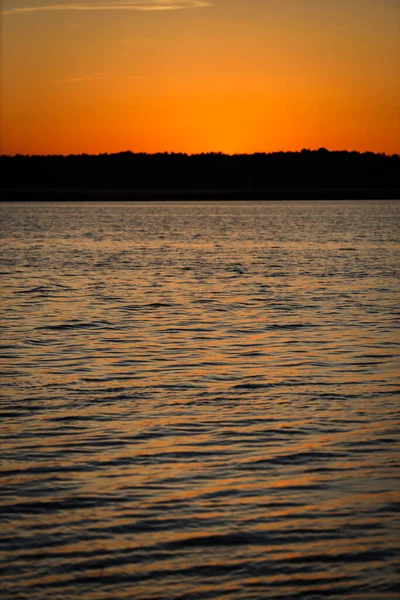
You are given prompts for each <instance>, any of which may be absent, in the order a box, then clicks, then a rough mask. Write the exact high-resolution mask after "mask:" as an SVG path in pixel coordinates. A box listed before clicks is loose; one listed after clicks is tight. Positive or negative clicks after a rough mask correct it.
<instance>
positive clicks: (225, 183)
mask: <svg viewBox="0 0 400 600" xmlns="http://www.w3.org/2000/svg"><path fill="white" fill-rule="evenodd" d="M0 172H1V183H0V188H2V189H3V190H7V189H8V190H13V189H14V190H17V189H20V190H21V189H22V190H28V189H30V190H33V189H41V190H45V189H47V190H49V189H59V190H103V191H104V190H167V191H168V190H177V191H179V190H204V191H206V190H247V191H248V190H318V189H325V190H330V189H347V190H357V189H358V190H360V189H362V190H370V189H382V190H399V189H400V156H398V155H393V156H387V155H385V154H373V153H371V152H366V153H359V152H345V151H343V152H330V151H328V150H325V149H323V148H322V149H320V150H316V151H310V150H302V151H301V152H276V153H272V154H252V155H234V156H229V155H225V154H216V153H209V154H197V155H191V156H189V155H186V154H169V153H165V154H134V153H132V152H122V153H119V154H101V155H98V156H91V155H86V154H82V155H71V156H22V155H17V156H0Z"/></svg>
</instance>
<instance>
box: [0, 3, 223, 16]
mask: <svg viewBox="0 0 400 600" xmlns="http://www.w3.org/2000/svg"><path fill="white" fill-rule="evenodd" d="M205 6H212V3H211V2H208V0H115V2H113V1H112V0H91V1H90V0H85V1H83V2H81V3H78V2H74V3H71V2H65V3H62V4H37V3H36V4H35V5H33V6H24V7H22V6H21V7H19V8H18V7H15V8H5V9H3V10H0V15H23V14H27V13H35V12H50V11H93V10H97V11H100V10H102V11H105V10H136V11H150V10H182V9H186V8H202V7H205Z"/></svg>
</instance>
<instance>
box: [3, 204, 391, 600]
mask: <svg viewBox="0 0 400 600" xmlns="http://www.w3.org/2000/svg"><path fill="white" fill-rule="evenodd" d="M0 222H1V226H0V229H1V240H0V250H1V260H0V270H1V279H2V288H1V323H2V331H1V348H0V353H1V357H0V368H1V377H2V379H1V380H2V396H1V400H0V414H1V424H0V434H1V456H2V461H1V469H0V495H1V503H0V517H1V520H2V526H1V530H0V566H1V569H0V572H1V574H0V589H1V590H2V598H6V599H14V598H18V599H20V598H29V600H42V599H47V598H49V599H52V600H57V599H61V598H62V599H68V600H75V599H78V598H85V599H88V600H105V599H107V600H120V599H124V598H127V599H128V598H137V599H140V600H144V599H148V600H156V599H166V600H167V599H182V600H183V599H185V600H186V599H192V600H201V599H206V598H218V599H226V600H228V599H229V600H248V599H259V598H268V599H278V598H279V599H300V598H301V599H317V598H325V597H338V598H343V599H346V600H350V599H352V600H356V599H359V600H377V599H378V598H379V599H383V600H384V599H392V598H393V599H394V598H398V593H397V590H398V587H397V586H398V584H399V583H400V582H399V578H398V575H397V573H398V567H399V553H398V546H399V497H400V493H399V488H400V485H399V477H398V469H397V467H398V462H399V410H398V401H399V358H398V357H399V345H400V336H399V325H400V311H399V308H398V298H399V297H400V294H399V291H400V290H399V279H398V266H399V264H400V262H399V254H400V252H399V250H400V246H399V231H400V228H399V226H400V203H396V202H388V201H384V202H383V201H382V202H249V203H245V202H215V203H213V202H197V203H196V202H188V203H185V202H177V203H172V202H165V203H120V202H118V203H75V204H74V203H69V204H68V203H59V204H57V203H43V204H40V203H39V204H29V203H27V204H22V203H21V204H17V203H14V204H2V205H0Z"/></svg>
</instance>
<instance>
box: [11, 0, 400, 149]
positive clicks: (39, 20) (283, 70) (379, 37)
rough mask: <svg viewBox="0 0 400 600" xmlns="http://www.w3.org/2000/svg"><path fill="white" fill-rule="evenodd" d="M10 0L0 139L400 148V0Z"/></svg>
mask: <svg viewBox="0 0 400 600" xmlns="http://www.w3.org/2000/svg"><path fill="white" fill-rule="evenodd" d="M1 6H2V9H1V10H2V14H1V29H2V31H1V56H2V58H1V92H0V95H1V107H0V109H1V147H0V151H1V153H7V154H14V153H23V154H33V153H38V154H47V153H62V154H67V153H81V152H88V153H99V152H119V151H123V150H132V151H134V152H159V151H161V152H163V151H169V152H173V151H174V152H188V153H194V152H209V151H215V152H218V151H221V152H226V153H236V152H271V151H275V150H300V149H302V148H304V147H305V148H318V147H321V146H324V147H326V148H329V149H346V150H359V151H365V150H370V151H374V152H386V153H388V154H392V153H400V100H399V99H400V93H399V90H400V70H399V66H398V65H399V61H398V57H399V56H400V2H399V0H209V1H206V0H204V1H203V0H3V2H2V5H1Z"/></svg>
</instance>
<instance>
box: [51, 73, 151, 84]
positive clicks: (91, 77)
mask: <svg viewBox="0 0 400 600" xmlns="http://www.w3.org/2000/svg"><path fill="white" fill-rule="evenodd" d="M151 77H152V75H89V76H87V77H70V78H68V79H56V80H55V82H54V83H81V82H83V81H101V80H106V79H150V78H151Z"/></svg>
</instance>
